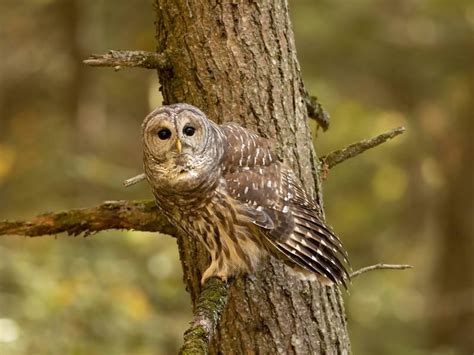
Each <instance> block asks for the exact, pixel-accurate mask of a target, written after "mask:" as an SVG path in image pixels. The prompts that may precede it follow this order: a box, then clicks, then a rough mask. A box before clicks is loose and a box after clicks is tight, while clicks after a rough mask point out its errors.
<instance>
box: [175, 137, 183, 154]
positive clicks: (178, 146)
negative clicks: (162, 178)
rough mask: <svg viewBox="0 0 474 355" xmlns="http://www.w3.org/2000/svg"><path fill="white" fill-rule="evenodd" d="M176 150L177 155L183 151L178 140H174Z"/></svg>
mask: <svg viewBox="0 0 474 355" xmlns="http://www.w3.org/2000/svg"><path fill="white" fill-rule="evenodd" d="M176 149H177V150H178V153H179V154H181V150H182V149H183V146H182V145H181V141H180V139H179V138H176Z"/></svg>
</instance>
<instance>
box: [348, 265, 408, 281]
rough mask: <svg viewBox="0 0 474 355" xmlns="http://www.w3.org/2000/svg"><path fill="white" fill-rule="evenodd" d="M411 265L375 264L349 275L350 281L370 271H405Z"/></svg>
mask: <svg viewBox="0 0 474 355" xmlns="http://www.w3.org/2000/svg"><path fill="white" fill-rule="evenodd" d="M412 268H413V266H412V265H398V264H382V263H380V264H375V265H370V266H366V267H363V268H362V269H359V270H357V271H354V272H353V273H352V274H351V279H354V278H356V277H357V276H359V275H362V274H363V273H366V272H369V271H372V270H384V269H389V270H405V269H412Z"/></svg>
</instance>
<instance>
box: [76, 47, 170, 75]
mask: <svg viewBox="0 0 474 355" xmlns="http://www.w3.org/2000/svg"><path fill="white" fill-rule="evenodd" d="M83 63H84V64H87V65H90V66H92V67H114V68H115V70H119V69H121V68H122V67H127V68H137V67H138V68H146V69H164V68H167V67H168V65H169V63H168V57H167V55H166V54H164V53H155V52H147V51H117V50H110V51H109V52H108V53H106V54H91V55H90V56H89V58H87V59H85V60H84V61H83Z"/></svg>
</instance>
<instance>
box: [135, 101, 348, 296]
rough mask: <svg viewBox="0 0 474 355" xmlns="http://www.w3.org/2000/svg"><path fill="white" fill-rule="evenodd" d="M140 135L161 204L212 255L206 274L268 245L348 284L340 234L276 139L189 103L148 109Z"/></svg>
mask: <svg viewBox="0 0 474 355" xmlns="http://www.w3.org/2000/svg"><path fill="white" fill-rule="evenodd" d="M142 135H143V144H144V167H145V173H146V176H147V179H148V182H149V183H150V185H151V187H152V190H153V194H154V195H155V198H156V201H157V204H158V206H159V208H160V209H161V210H162V211H163V213H164V214H166V216H167V217H168V218H169V219H170V221H171V222H172V223H173V224H175V225H176V226H178V227H179V228H181V229H183V230H184V231H185V232H186V233H187V234H188V235H189V236H190V237H192V238H198V239H199V240H200V241H201V242H202V243H204V245H205V246H206V248H207V250H208V251H209V253H210V255H211V264H210V266H209V268H208V269H207V270H206V271H205V272H204V274H203V276H202V280H201V281H202V282H204V281H205V280H206V279H207V278H209V277H211V276H218V277H220V278H221V279H223V280H226V279H227V278H229V277H231V276H234V275H236V274H238V273H241V272H251V271H252V270H254V269H255V268H256V267H257V265H258V262H259V260H260V259H261V258H262V256H264V255H265V253H269V254H270V255H272V256H274V257H276V258H278V259H280V260H281V261H283V262H284V263H285V264H286V265H288V266H289V267H290V268H291V269H292V270H294V271H296V272H297V273H298V274H299V275H301V276H303V277H305V278H310V279H313V278H314V277H317V278H318V279H319V280H320V281H323V282H329V283H330V282H334V283H337V284H339V285H344V286H346V287H347V281H348V280H349V274H348V272H347V268H346V265H347V264H348V261H347V253H346V251H345V250H344V248H343V246H342V243H341V241H340V240H339V238H338V237H337V236H336V235H335V234H334V233H333V232H332V230H331V229H330V228H329V227H328V226H327V225H326V224H325V223H324V222H323V221H322V220H321V219H320V218H319V216H318V212H317V211H318V208H317V206H316V204H315V202H314V201H313V200H312V199H311V197H310V196H309V195H308V194H307V193H306V192H305V190H304V189H303V187H302V185H301V183H300V181H299V180H298V178H296V176H295V175H294V173H293V172H292V171H291V169H290V168H289V167H288V166H287V165H286V164H285V163H283V162H281V161H280V160H279V159H278V157H277V155H276V154H275V152H274V150H273V148H272V146H271V141H269V140H267V139H265V138H262V137H260V136H258V135H257V134H255V133H253V132H250V131H248V130H246V129H245V128H243V127H240V126H239V125H237V124H233V123H228V124H223V125H217V124H215V123H213V122H212V121H210V120H209V119H207V117H206V116H205V115H204V113H202V112H201V111H200V110H199V109H197V108H195V107H193V106H191V105H187V104H175V105H170V106H163V107H160V108H158V109H156V110H155V111H153V112H152V113H150V114H149V115H148V116H147V117H146V118H145V121H144V122H143V126H142Z"/></svg>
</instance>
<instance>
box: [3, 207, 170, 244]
mask: <svg viewBox="0 0 474 355" xmlns="http://www.w3.org/2000/svg"><path fill="white" fill-rule="evenodd" d="M106 229H132V230H137V231H146V232H160V233H164V234H170V235H174V234H175V232H176V230H175V228H174V227H172V226H171V225H170V224H169V223H168V221H167V219H166V218H165V216H163V214H161V213H160V212H159V211H158V208H157V207H156V204H155V201H106V202H104V203H102V204H100V205H98V206H95V207H90V208H78V209H72V210H69V211H63V212H53V213H45V214H41V215H38V216H36V217H34V218H33V219H31V220H29V221H0V235H22V236H29V237H36V236H40V235H46V234H49V235H51V234H57V233H62V232H67V233H68V234H69V235H74V236H76V235H79V234H81V233H84V234H85V235H86V236H87V235H89V234H91V233H96V232H99V231H102V230H106Z"/></svg>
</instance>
